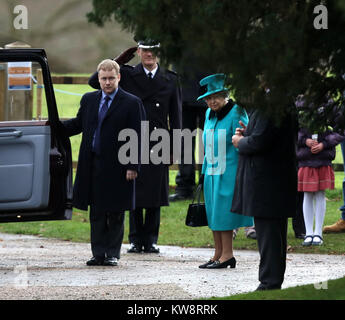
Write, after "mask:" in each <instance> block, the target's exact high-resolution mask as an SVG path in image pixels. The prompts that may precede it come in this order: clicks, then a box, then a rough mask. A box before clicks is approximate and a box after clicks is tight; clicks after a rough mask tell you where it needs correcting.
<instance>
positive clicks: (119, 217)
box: [90, 155, 125, 259]
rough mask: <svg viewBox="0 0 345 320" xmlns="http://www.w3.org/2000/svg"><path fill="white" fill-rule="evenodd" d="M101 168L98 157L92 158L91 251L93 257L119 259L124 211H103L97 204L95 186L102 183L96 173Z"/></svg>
mask: <svg viewBox="0 0 345 320" xmlns="http://www.w3.org/2000/svg"><path fill="white" fill-rule="evenodd" d="M100 170H102V168H101V166H100V162H99V158H98V157H97V156H96V155H94V156H93V159H92V181H91V205H90V225H91V251H92V254H93V256H94V257H96V258H99V259H104V258H105V257H116V258H118V259H120V251H121V245H122V240H123V233H124V216H125V215H124V212H103V211H101V210H99V209H98V206H97V197H96V194H97V186H98V185H99V184H100V183H102V182H101V181H99V179H98V173H99V171H100Z"/></svg>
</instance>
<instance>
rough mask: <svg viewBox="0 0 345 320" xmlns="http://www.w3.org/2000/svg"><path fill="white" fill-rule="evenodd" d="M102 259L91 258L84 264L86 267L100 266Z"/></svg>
mask: <svg viewBox="0 0 345 320" xmlns="http://www.w3.org/2000/svg"><path fill="white" fill-rule="evenodd" d="M103 261H104V259H100V258H96V257H92V258H91V259H90V260H89V261H87V262H86V265H88V266H102V265H103Z"/></svg>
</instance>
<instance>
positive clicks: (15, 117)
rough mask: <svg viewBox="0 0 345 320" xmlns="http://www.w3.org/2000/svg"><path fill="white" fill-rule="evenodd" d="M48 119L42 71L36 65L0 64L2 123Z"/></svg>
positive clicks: (33, 62) (36, 63)
mask: <svg viewBox="0 0 345 320" xmlns="http://www.w3.org/2000/svg"><path fill="white" fill-rule="evenodd" d="M46 119H48V110H47V102H46V97H45V91H44V85H43V76H42V68H41V66H40V64H39V63H38V62H36V61H23V62H20V61H19V62H18V61H13V62H11V61H10V62H1V63H0V122H3V121H32V122H37V121H41V120H46Z"/></svg>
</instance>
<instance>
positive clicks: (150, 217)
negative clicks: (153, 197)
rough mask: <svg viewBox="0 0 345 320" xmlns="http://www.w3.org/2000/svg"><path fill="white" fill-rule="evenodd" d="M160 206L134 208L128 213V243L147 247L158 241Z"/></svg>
mask: <svg viewBox="0 0 345 320" xmlns="http://www.w3.org/2000/svg"><path fill="white" fill-rule="evenodd" d="M160 213H161V208H160V207H157V208H145V221H144V208H136V209H135V210H133V211H130V214H129V235H128V240H129V242H130V243H135V244H137V245H139V246H144V247H147V248H149V247H150V246H151V245H152V244H154V243H155V244H156V243H157V241H158V233H159V224H160Z"/></svg>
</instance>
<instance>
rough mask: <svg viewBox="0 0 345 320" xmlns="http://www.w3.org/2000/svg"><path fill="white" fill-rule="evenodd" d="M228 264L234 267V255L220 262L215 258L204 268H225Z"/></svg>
mask: <svg viewBox="0 0 345 320" xmlns="http://www.w3.org/2000/svg"><path fill="white" fill-rule="evenodd" d="M228 266H230V268H235V267H236V259H235V258H234V257H232V258H230V259H228V260H226V261H224V262H220V261H219V260H216V261H215V262H213V263H212V264H209V265H208V266H207V267H206V268H207V269H220V268H227V267H228Z"/></svg>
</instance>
